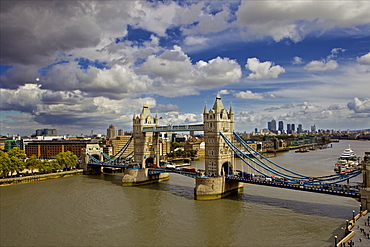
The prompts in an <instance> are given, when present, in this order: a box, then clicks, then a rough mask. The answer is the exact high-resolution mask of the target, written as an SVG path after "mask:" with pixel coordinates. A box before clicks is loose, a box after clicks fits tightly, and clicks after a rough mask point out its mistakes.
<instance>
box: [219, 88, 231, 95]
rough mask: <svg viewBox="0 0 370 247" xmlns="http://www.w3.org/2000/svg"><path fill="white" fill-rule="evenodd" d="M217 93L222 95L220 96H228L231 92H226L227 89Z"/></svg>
mask: <svg viewBox="0 0 370 247" xmlns="http://www.w3.org/2000/svg"><path fill="white" fill-rule="evenodd" d="M218 93H219V94H220V95H222V94H230V93H231V92H230V91H229V90H227V89H222V90H220V91H218Z"/></svg>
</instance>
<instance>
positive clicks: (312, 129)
mask: <svg viewBox="0 0 370 247" xmlns="http://www.w3.org/2000/svg"><path fill="white" fill-rule="evenodd" d="M311 132H312V133H316V125H315V124H314V125H313V126H311Z"/></svg>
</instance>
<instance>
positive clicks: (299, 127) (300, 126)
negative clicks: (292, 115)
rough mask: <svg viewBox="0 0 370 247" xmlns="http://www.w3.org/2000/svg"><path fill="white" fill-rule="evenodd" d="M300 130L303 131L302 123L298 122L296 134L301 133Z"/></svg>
mask: <svg viewBox="0 0 370 247" xmlns="http://www.w3.org/2000/svg"><path fill="white" fill-rule="evenodd" d="M302 132H303V127H302V124H298V128H297V134H301V133H302Z"/></svg>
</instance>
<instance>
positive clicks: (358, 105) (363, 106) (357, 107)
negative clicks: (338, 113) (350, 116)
mask: <svg viewBox="0 0 370 247" xmlns="http://www.w3.org/2000/svg"><path fill="white" fill-rule="evenodd" d="M347 107H348V109H350V110H353V111H354V112H355V113H370V98H366V99H364V100H363V101H362V100H360V99H359V98H357V97H355V98H354V99H353V101H352V102H348V104H347Z"/></svg>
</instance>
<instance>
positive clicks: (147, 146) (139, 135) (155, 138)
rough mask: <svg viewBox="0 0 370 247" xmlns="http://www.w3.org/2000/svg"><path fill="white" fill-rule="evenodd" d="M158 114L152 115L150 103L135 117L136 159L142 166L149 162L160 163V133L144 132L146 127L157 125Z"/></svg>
mask: <svg viewBox="0 0 370 247" xmlns="http://www.w3.org/2000/svg"><path fill="white" fill-rule="evenodd" d="M157 126H159V124H158V115H157V114H156V115H155V116H152V115H151V113H150V110H149V108H148V105H146V104H145V105H144V107H143V110H142V111H141V114H140V115H139V116H136V114H134V117H133V137H134V160H135V163H138V164H139V165H140V167H141V168H145V167H146V166H147V165H148V164H156V165H159V158H160V157H159V155H158V154H159V133H158V132H143V128H144V127H157Z"/></svg>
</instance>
